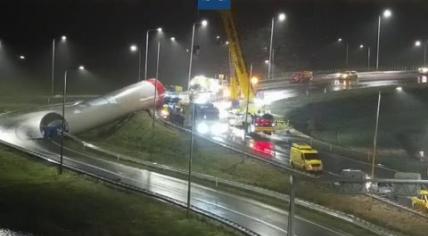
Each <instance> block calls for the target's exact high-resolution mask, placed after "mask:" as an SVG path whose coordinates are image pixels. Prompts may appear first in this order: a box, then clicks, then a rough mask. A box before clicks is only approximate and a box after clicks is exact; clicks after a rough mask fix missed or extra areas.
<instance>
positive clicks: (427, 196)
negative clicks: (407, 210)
mask: <svg viewBox="0 0 428 236" xmlns="http://www.w3.org/2000/svg"><path fill="white" fill-rule="evenodd" d="M411 200H412V206H413V208H415V209H417V210H420V211H424V212H428V191H427V190H420V191H419V194H418V196H416V197H412V198H411Z"/></svg>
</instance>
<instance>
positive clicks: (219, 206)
mask: <svg viewBox="0 0 428 236" xmlns="http://www.w3.org/2000/svg"><path fill="white" fill-rule="evenodd" d="M195 200H198V201H200V202H203V203H205V204H207V205H213V206H215V207H218V208H222V209H223V210H226V211H230V212H233V213H235V214H237V215H241V216H244V217H247V218H249V219H252V220H254V221H256V222H259V223H262V224H264V225H267V226H269V227H271V228H274V229H276V230H279V231H282V232H284V233H287V230H285V229H283V228H281V227H278V226H276V225H274V224H271V223H269V222H266V221H264V220H261V219H259V218H255V217H253V216H250V215H247V214H245V213H242V212H239V211H235V210H232V209H230V208H228V207H224V206H222V205H219V204H217V203H212V202H208V201H206V200H204V199H201V198H195ZM295 235H296V234H295Z"/></svg>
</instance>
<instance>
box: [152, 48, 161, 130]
mask: <svg viewBox="0 0 428 236" xmlns="http://www.w3.org/2000/svg"><path fill="white" fill-rule="evenodd" d="M159 57H160V42H158V50H157V56H156V79H155V94H154V95H155V96H154V97H153V122H152V128H153V129H154V128H155V120H156V97H157V83H158V79H159Z"/></svg>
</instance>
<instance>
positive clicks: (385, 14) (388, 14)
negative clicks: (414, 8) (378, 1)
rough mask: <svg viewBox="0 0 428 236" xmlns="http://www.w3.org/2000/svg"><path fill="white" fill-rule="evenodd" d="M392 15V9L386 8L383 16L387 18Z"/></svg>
mask: <svg viewBox="0 0 428 236" xmlns="http://www.w3.org/2000/svg"><path fill="white" fill-rule="evenodd" d="M391 16H392V11H391V10H389V9H386V10H385V11H383V17H385V18H389V17H391Z"/></svg>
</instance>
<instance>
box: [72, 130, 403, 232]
mask: <svg viewBox="0 0 428 236" xmlns="http://www.w3.org/2000/svg"><path fill="white" fill-rule="evenodd" d="M69 137H70V138H71V139H73V140H74V141H76V142H79V143H80V144H81V145H83V146H84V147H86V148H89V149H92V150H94V151H96V152H98V153H103V154H105V155H109V156H111V157H113V158H115V159H117V160H124V161H130V162H134V163H137V164H141V165H143V166H146V167H149V168H152V169H158V170H160V171H164V172H165V171H167V172H171V173H174V174H179V175H183V176H187V174H188V172H187V171H185V170H181V169H176V168H172V167H170V166H166V165H162V164H155V163H152V162H148V161H144V160H139V159H136V158H133V157H130V156H127V155H122V154H118V153H115V152H112V151H109V150H106V149H103V148H100V147H98V146H96V145H93V144H90V143H87V142H85V141H83V140H80V139H78V138H77V137H74V136H69ZM192 177H193V178H196V179H199V180H202V181H207V182H211V183H212V184H215V186H218V185H219V184H221V185H223V186H226V187H231V188H233V189H239V190H243V191H246V192H252V193H255V194H259V195H263V196H267V197H271V198H274V199H277V200H280V201H289V196H288V195H286V194H282V193H278V192H275V191H272V190H268V189H264V188H260V187H255V186H251V185H247V184H243V183H238V182H234V181H230V180H226V179H223V178H218V177H214V176H210V175H206V174H202V173H197V172H192ZM295 203H296V204H297V205H299V206H301V207H305V208H307V209H310V210H313V211H317V212H320V213H323V214H327V215H329V216H332V217H335V218H338V219H340V220H343V221H345V222H348V223H351V224H354V225H357V226H359V227H361V228H363V229H366V230H368V231H370V232H373V233H375V234H379V235H388V236H392V235H396V234H395V233H394V232H392V231H390V230H387V229H384V228H382V227H380V226H377V225H375V224H372V223H370V222H368V221H366V220H363V219H361V218H358V217H356V216H354V215H351V214H346V213H343V212H340V211H336V210H333V209H330V208H327V207H324V206H321V205H319V204H316V203H312V202H308V201H305V200H302V199H299V198H297V199H296V200H295Z"/></svg>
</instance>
